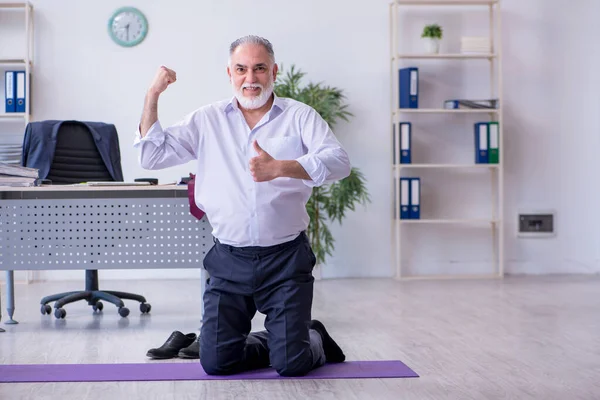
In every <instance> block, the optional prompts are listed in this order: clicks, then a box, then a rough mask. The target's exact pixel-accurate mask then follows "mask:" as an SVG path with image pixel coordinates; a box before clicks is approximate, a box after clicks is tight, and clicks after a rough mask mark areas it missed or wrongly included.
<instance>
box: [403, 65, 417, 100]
mask: <svg viewBox="0 0 600 400" xmlns="http://www.w3.org/2000/svg"><path fill="white" fill-rule="evenodd" d="M398 86H399V87H398V93H399V97H400V98H399V107H400V108H419V69H418V68H416V67H409V68H401V69H400V70H399V72H398Z"/></svg>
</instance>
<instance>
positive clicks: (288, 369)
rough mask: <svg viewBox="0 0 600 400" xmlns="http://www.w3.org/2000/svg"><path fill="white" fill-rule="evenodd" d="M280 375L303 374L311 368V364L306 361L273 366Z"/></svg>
mask: <svg viewBox="0 0 600 400" xmlns="http://www.w3.org/2000/svg"><path fill="white" fill-rule="evenodd" d="M273 367H274V368H275V370H276V371H277V373H278V374H279V375H281V376H288V377H293V376H304V375H306V374H308V373H309V372H310V371H311V370H312V365H311V364H310V363H308V362H302V363H298V362H296V363H285V364H283V365H274V366H273Z"/></svg>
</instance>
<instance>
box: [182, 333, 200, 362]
mask: <svg viewBox="0 0 600 400" xmlns="http://www.w3.org/2000/svg"><path fill="white" fill-rule="evenodd" d="M177 356H178V357H179V358H189V359H198V358H200V336H198V339H196V340H194V343H192V344H190V345H189V346H188V347H185V348H183V349H181V350H179V353H178V354H177Z"/></svg>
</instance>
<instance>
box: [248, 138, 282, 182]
mask: <svg viewBox="0 0 600 400" xmlns="http://www.w3.org/2000/svg"><path fill="white" fill-rule="evenodd" d="M252 145H253V147H254V150H255V151H256V153H257V154H258V155H257V156H256V157H253V158H251V159H250V173H251V174H252V177H253V178H254V181H255V182H266V181H270V180H273V179H275V178H277V177H278V173H279V165H278V163H279V161H277V160H276V159H274V158H273V157H271V155H270V154H269V153H267V152H266V151H264V150H263V149H262V147H260V145H259V144H258V142H257V141H256V140H255V141H254V142H253V143H252Z"/></svg>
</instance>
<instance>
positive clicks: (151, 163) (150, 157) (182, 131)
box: [133, 113, 199, 170]
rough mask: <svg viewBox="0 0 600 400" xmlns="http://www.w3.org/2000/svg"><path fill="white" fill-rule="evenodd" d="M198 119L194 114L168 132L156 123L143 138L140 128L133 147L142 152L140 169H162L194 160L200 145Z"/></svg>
mask: <svg viewBox="0 0 600 400" xmlns="http://www.w3.org/2000/svg"><path fill="white" fill-rule="evenodd" d="M198 119H199V117H198V115H196V114H195V113H192V114H190V115H188V116H187V117H186V118H185V119H183V120H181V121H180V122H178V123H177V124H175V125H173V126H170V127H168V128H167V129H163V127H162V126H161V124H160V121H156V122H155V123H154V124H152V126H151V127H150V129H149V130H148V132H147V133H146V136H144V137H142V136H141V133H140V129H139V126H138V129H137V130H136V132H135V137H134V143H133V147H134V148H136V149H138V150H139V162H140V165H141V167H142V168H144V169H150V170H152V169H161V168H167V167H172V166H175V165H180V164H184V163H186V162H188V161H190V160H193V159H195V158H196V153H197V149H198V142H199V129H198Z"/></svg>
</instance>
